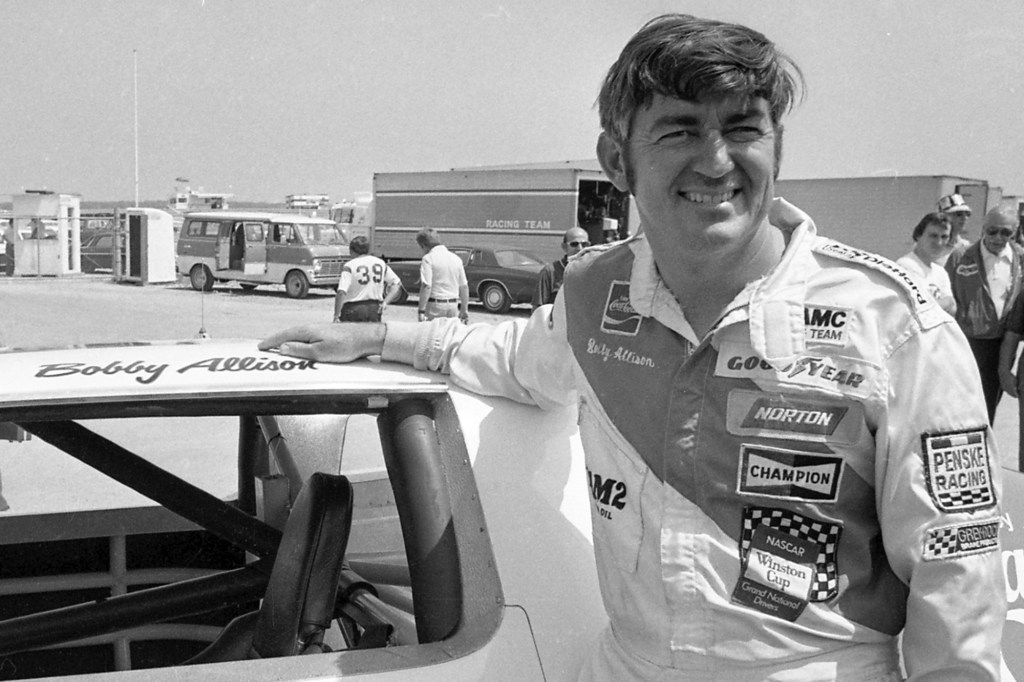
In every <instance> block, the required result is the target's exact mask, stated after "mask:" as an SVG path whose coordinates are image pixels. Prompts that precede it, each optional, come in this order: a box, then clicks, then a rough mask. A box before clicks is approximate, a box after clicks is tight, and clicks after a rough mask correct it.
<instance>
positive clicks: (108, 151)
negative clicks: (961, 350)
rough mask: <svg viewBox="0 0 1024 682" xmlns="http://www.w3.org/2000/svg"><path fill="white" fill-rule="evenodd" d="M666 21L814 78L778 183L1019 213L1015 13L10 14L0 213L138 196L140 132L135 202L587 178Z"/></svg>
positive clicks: (651, 8)
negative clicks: (781, 59) (416, 183)
mask: <svg viewBox="0 0 1024 682" xmlns="http://www.w3.org/2000/svg"><path fill="white" fill-rule="evenodd" d="M666 11H684V12H690V13H693V14H697V15H702V16H708V17H715V18H719V19H725V20H733V21H739V22H741V23H746V24H748V25H750V26H753V27H754V28H757V29H759V30H761V31H762V32H764V33H765V34H767V35H768V36H769V37H770V38H771V39H773V40H774V41H775V42H776V43H777V44H778V45H779V46H780V47H782V48H783V49H784V50H785V51H787V52H788V53H789V54H790V55H791V56H792V57H793V58H794V59H795V60H796V61H797V62H798V63H799V64H800V66H801V67H802V68H803V70H804V74H805V76H806V79H807V82H808V93H807V99H806V100H805V102H804V103H803V104H802V105H801V106H800V107H799V108H798V109H797V110H796V112H795V113H794V114H792V115H791V116H790V117H789V119H788V120H787V122H786V137H785V155H784V156H785V158H784V161H783V165H782V177H784V178H811V177H847V176H867V175H885V176H890V175H942V174H945V175H958V176H966V177H971V178H978V179H982V180H988V181H989V182H990V183H992V184H993V185H996V186H999V187H1002V188H1003V190H1004V192H1005V193H1006V194H1016V195H1020V194H1024V160H1022V157H1024V124H1022V112H1024V78H1022V76H1024V37H1022V36H1024V2H1021V1H1020V0H987V1H986V2H978V3H974V2H968V1H967V0H960V1H956V2H954V1H951V0H927V1H925V0H920V1H918V0H886V1H882V0H845V1H843V2H838V1H830V0H790V1H786V2H783V1H778V2H772V1H768V0H761V1H758V2H754V1H751V0H747V1H739V0H736V1H733V0H706V1H695V0H694V1H689V0H688V1H677V2H644V1H642V0H592V1H589V0H558V1H554V0H521V1H516V0H504V1H502V2H494V1H492V0H415V1H407V0H406V1H402V2H399V1H397V0H365V1H359V0H260V1H259V2H256V1H252V2H247V1H246V2H243V1H241V0H90V1H88V2H81V1H78V0H64V1H57V0H2V1H0V26H2V27H3V28H2V30H0V51H2V56H0V64H2V67H0V199H2V198H4V197H5V195H7V196H9V195H10V194H14V193H20V192H22V191H24V190H26V189H50V190H55V191H59V192H68V193H75V194H80V195H82V199H83V200H86V201H89V200H114V199H116V200H131V199H133V198H134V196H135V192H136V180H135V174H136V160H135V159H136V144H135V140H136V135H135V120H136V111H137V119H138V137H137V139H138V145H137V149H138V164H137V168H138V191H139V195H140V198H141V199H143V200H150V199H162V198H165V197H168V196H169V195H170V194H171V193H172V192H173V190H174V188H175V178H177V177H185V178H188V179H189V180H190V185H191V186H192V188H193V189H203V190H205V191H209V192H215V191H216V192H227V193H233V194H234V196H235V199H236V200H261V201H282V200H283V199H284V196H285V195H287V194H297V193H326V194H329V195H330V196H331V198H332V200H335V201H338V200H341V199H343V198H347V197H350V196H351V195H352V193H353V192H356V191H365V190H369V189H371V187H372V178H373V174H374V173H375V172H381V171H414V170H444V169H448V168H452V167H461V166H476V165H497V164H506V163H527V162H538V161H555V160H567V159H583V158H592V157H593V156H594V152H593V149H594V141H595V139H596V135H597V132H598V126H597V113H596V110H595V109H594V100H595V97H596V95H597V91H598V88H599V85H600V82H601V79H602V77H603V75H604V72H605V70H606V69H607V67H608V66H609V65H610V64H611V62H612V61H613V60H614V59H615V57H616V56H617V54H618V52H619V50H620V49H621V47H622V45H623V44H624V43H625V41H626V40H628V38H629V36H630V35H632V33H633V32H634V31H635V30H636V29H637V28H639V26H640V25H641V24H642V23H643V22H644V21H645V20H647V19H649V18H651V17H653V16H655V15H657V14H660V13H662V12H666ZM133 51H134V52H133ZM136 82H137V92H138V96H137V98H136V96H135V90H136V88H135V83H136ZM136 102H137V108H136V106H135V103H136Z"/></svg>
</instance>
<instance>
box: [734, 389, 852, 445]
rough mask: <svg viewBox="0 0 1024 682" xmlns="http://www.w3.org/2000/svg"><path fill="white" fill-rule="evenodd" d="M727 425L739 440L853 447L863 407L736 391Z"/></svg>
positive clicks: (812, 398)
mask: <svg viewBox="0 0 1024 682" xmlns="http://www.w3.org/2000/svg"><path fill="white" fill-rule="evenodd" d="M725 424H726V428H727V429H728V430H729V433H732V434H735V435H737V436H759V437H766V438H773V437H774V438H795V439H798V440H813V441H818V442H826V443H832V442H837V443H854V442H856V440H857V438H858V436H859V435H860V432H861V430H862V429H863V424H864V414H863V407H862V406H861V404H860V403H858V402H855V401H852V400H848V401H835V400H825V399H823V398H818V397H817V396H814V397H806V396H796V395H790V394H786V393H767V392H763V391H747V390H744V389H734V390H732V391H730V392H729V400H728V403H727V404H726V414H725Z"/></svg>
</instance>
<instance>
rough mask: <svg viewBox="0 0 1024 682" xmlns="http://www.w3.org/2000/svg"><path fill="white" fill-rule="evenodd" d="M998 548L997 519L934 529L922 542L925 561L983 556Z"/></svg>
mask: <svg viewBox="0 0 1024 682" xmlns="http://www.w3.org/2000/svg"><path fill="white" fill-rule="evenodd" d="M998 547H999V519H995V520H992V521H976V522H974V523H960V524H957V525H955V526H945V527H943V528H934V529H932V530H929V531H928V534H927V536H926V537H925V540H924V553H923V557H924V560H925V561H938V560H941V559H956V558H958V557H962V556H968V555H970V554H984V553H986V552H991V551H993V550H995V549H996V548H998Z"/></svg>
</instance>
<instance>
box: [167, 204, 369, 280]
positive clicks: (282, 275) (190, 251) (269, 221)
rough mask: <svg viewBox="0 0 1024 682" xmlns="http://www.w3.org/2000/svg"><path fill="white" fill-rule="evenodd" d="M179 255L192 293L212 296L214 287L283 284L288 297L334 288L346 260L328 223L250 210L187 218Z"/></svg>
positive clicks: (338, 234)
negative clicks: (227, 283) (223, 284)
mask: <svg viewBox="0 0 1024 682" xmlns="http://www.w3.org/2000/svg"><path fill="white" fill-rule="evenodd" d="M177 255H178V272H179V273H180V274H182V275H187V276H188V278H189V281H190V282H191V284H192V288H193V289H195V290H196V291H210V290H211V289H212V288H213V283H214V282H229V281H235V282H238V283H239V284H240V285H241V286H242V288H243V289H255V288H256V287H257V286H259V285H260V284H284V287H285V291H286V292H287V293H288V295H289V296H290V297H292V298H304V297H305V296H306V294H308V293H309V289H310V288H311V287H318V288H319V287H322V288H334V287H337V286H338V279H339V277H340V276H341V266H342V265H343V264H344V263H345V261H347V260H348V259H349V253H348V240H347V239H346V236H345V234H344V233H343V232H342V231H341V229H339V228H338V227H337V226H336V225H335V224H334V222H332V221H330V220H327V219H326V218H310V217H308V216H304V215H300V214H295V213H263V212H248V211H204V212H199V213H189V214H187V215H186V216H185V220H184V222H183V223H182V226H181V232H180V233H179V234H178V248H177Z"/></svg>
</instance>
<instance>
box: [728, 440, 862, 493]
mask: <svg viewBox="0 0 1024 682" xmlns="http://www.w3.org/2000/svg"><path fill="white" fill-rule="evenodd" d="M842 471H843V460H842V458H841V457H835V456H831V455H824V454H815V453H807V452H798V451H794V450H783V449H781V448H770V447H764V446H760V445H747V444H744V445H742V446H741V448H740V470H739V482H738V484H737V492H739V493H741V494H747V495H762V496H764V497H774V498H776V499H780V500H790V501H803V502H826V503H830V502H835V501H836V499H837V498H838V497H839V480H840V478H841V477H842Z"/></svg>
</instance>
